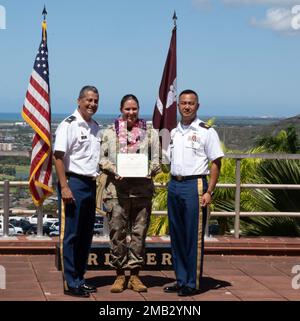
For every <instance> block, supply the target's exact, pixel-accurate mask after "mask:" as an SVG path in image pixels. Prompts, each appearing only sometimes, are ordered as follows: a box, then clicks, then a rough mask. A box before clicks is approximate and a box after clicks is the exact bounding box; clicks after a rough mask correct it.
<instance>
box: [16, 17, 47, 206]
mask: <svg viewBox="0 0 300 321" xmlns="http://www.w3.org/2000/svg"><path fill="white" fill-rule="evenodd" d="M42 26H43V28H42V29H43V32H42V41H41V44H40V47H39V50H38V53H37V55H36V58H35V62H34V66H33V70H32V73H31V77H30V80H29V85H28V89H27V92H26V97H25V102H24V105H23V110H22V116H23V118H24V120H25V121H26V122H27V123H28V124H29V125H30V126H31V127H32V128H33V130H34V131H35V134H34V137H33V140H32V154H31V166H30V177H29V189H30V192H31V195H32V199H33V202H34V204H35V205H36V206H40V205H41V204H43V202H44V200H45V198H47V197H48V196H50V195H51V194H52V193H53V189H52V147H51V109H50V87H49V66H48V47H47V32H46V22H45V21H44V22H43V25H42Z"/></svg>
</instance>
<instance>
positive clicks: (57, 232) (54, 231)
mask: <svg viewBox="0 0 300 321" xmlns="http://www.w3.org/2000/svg"><path fill="white" fill-rule="evenodd" d="M49 236H59V230H53V231H51V232H50V233H49Z"/></svg>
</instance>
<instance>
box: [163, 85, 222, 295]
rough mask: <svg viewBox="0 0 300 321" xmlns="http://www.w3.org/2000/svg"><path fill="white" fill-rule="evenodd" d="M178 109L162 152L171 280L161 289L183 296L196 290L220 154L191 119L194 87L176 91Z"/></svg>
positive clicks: (207, 130) (211, 133) (215, 141)
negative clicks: (167, 168) (167, 172)
mask: <svg viewBox="0 0 300 321" xmlns="http://www.w3.org/2000/svg"><path fill="white" fill-rule="evenodd" d="M178 108H179V112H180V115H181V121H180V122H179V123H178V125H177V127H176V128H174V129H173V130H172V132H171V142H170V145H169V152H168V154H169V157H170V162H171V180H170V182H169V185H168V216H169V227H170V237H171V246H172V257H173V265H174V270H175V275H176V283H175V284H173V285H171V286H166V287H165V288H164V291H165V292H177V293H178V295H179V296H189V295H194V294H196V293H198V292H199V290H200V289H201V278H202V270H203V250H204V231H205V223H206V216H207V205H209V204H210V202H211V198H212V195H213V190H214V188H215V186H216V184H217V180H218V177H219V172H220V168H221V158H222V157H223V156H224V153H223V151H222V149H221V146H220V141H219V137H218V134H217V132H216V131H215V130H214V129H213V128H211V127H209V126H207V125H206V124H205V123H204V122H203V121H201V120H200V119H198V118H197V110H198V108H199V102H198V95H197V93H196V92H194V91H193V90H184V91H183V92H181V94H180V95H179V103H178ZM209 163H211V167H210V170H209ZM208 174H210V179H209V183H208V182H207V180H206V176H207V175H208Z"/></svg>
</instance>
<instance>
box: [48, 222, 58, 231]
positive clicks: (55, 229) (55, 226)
mask: <svg viewBox="0 0 300 321" xmlns="http://www.w3.org/2000/svg"><path fill="white" fill-rule="evenodd" d="M50 229H51V231H59V222H55V223H53V224H52V225H51V226H50Z"/></svg>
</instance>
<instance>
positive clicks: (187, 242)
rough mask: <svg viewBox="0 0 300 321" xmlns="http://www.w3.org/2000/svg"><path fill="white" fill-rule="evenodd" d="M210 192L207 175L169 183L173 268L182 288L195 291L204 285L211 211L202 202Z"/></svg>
mask: <svg viewBox="0 0 300 321" xmlns="http://www.w3.org/2000/svg"><path fill="white" fill-rule="evenodd" d="M206 190H207V181H206V177H205V176H204V177H200V178H198V179H197V178H195V179H191V180H185V181H176V180H173V179H172V180H171V181H170V182H169V186H168V217H169V228H170V237H171V246H172V258H173V266H174V270H175V275H176V279H177V283H178V285H179V286H188V287H191V288H194V289H200V286H201V278H202V271H203V252H204V232H205V223H206V216H207V209H206V208H202V207H201V206H200V201H201V196H202V194H203V192H204V191H206Z"/></svg>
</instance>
